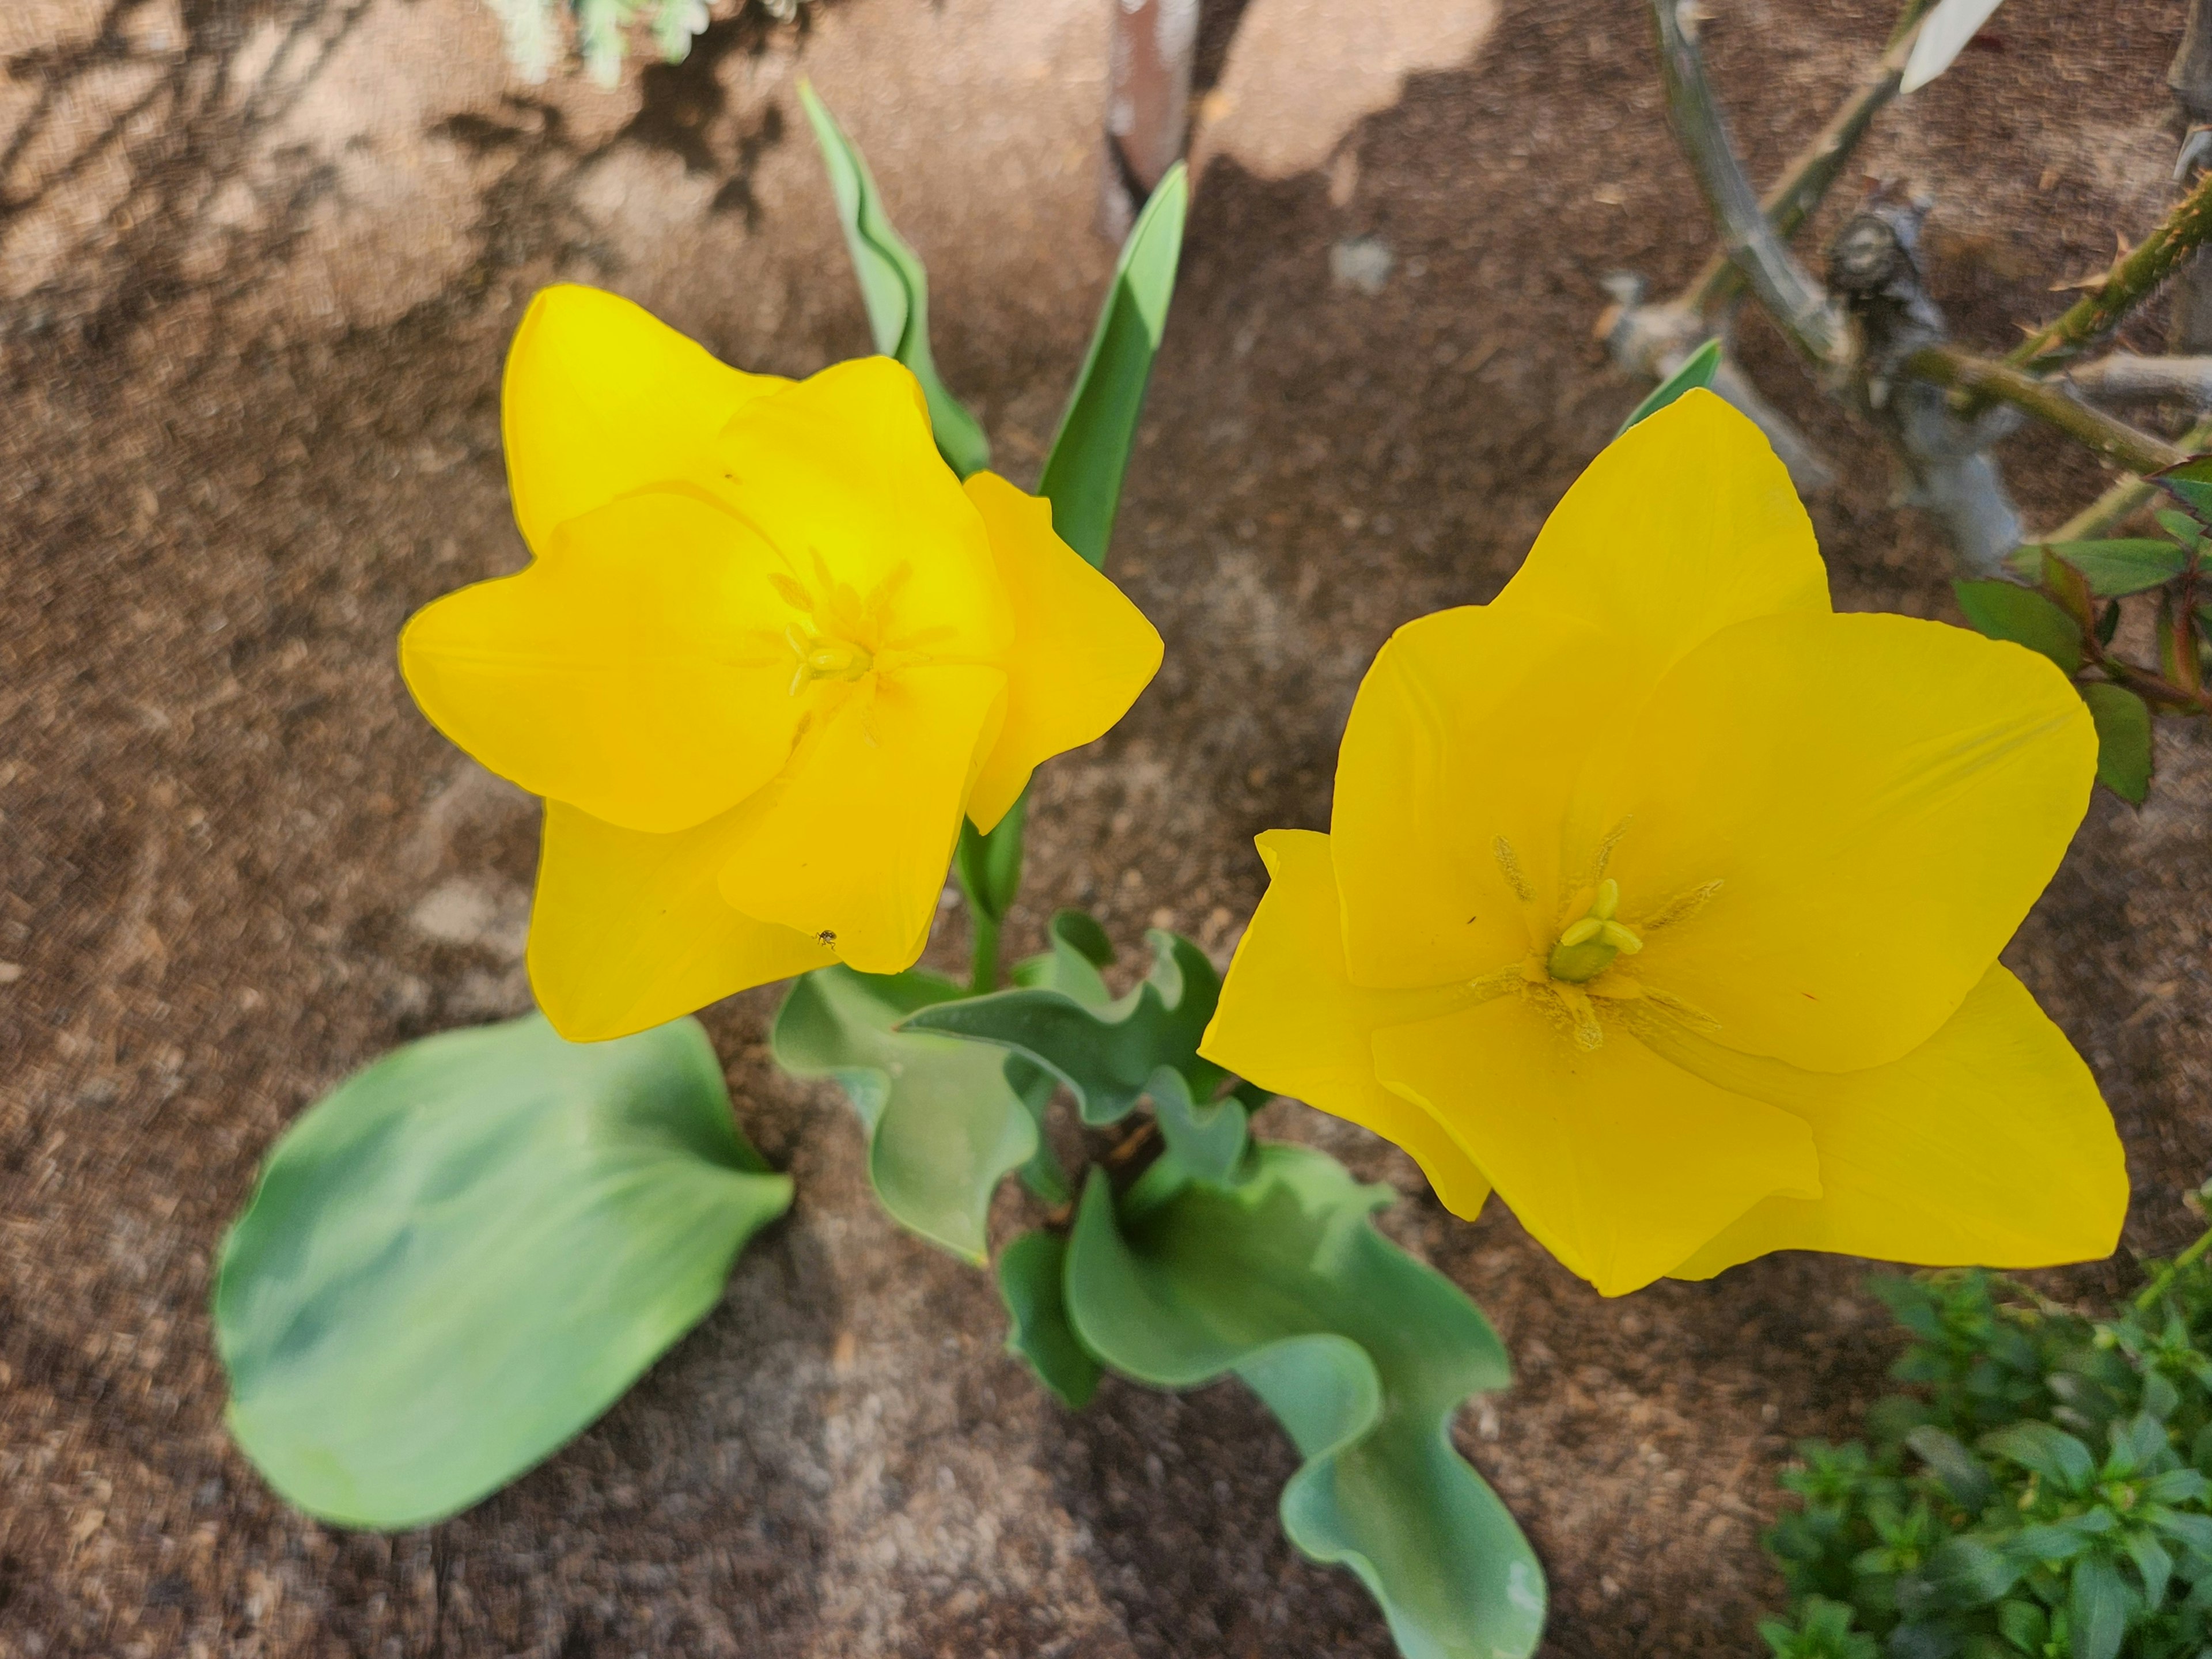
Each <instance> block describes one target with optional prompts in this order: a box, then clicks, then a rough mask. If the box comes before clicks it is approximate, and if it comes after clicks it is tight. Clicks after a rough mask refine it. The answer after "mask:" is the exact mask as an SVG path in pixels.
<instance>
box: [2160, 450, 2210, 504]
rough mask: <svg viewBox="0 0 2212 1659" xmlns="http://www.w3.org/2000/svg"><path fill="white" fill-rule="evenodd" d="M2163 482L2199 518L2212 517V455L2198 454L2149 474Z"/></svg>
mask: <svg viewBox="0 0 2212 1659" xmlns="http://www.w3.org/2000/svg"><path fill="white" fill-rule="evenodd" d="M2148 477H2149V478H2150V480H2151V482H2152V483H2156V484H2162V485H2164V486H2165V488H2166V489H2168V490H2169V491H2171V492H2172V495H2174V497H2175V499H2177V500H2178V501H2180V503H2181V504H2182V505H2183V506H2184V507H2187V508H2188V509H2189V510H2190V512H2191V513H2192V514H2193V515H2194V516H2195V517H2197V519H2199V520H2203V519H2206V518H2207V517H2212V455H2196V456H2192V457H2191V458H2190V459H2188V460H2185V461H2183V462H2181V463H2180V464H2179V465H2176V466H2170V467H2168V468H2166V471H2163V472H2153V473H2151V474H2149V475H2148Z"/></svg>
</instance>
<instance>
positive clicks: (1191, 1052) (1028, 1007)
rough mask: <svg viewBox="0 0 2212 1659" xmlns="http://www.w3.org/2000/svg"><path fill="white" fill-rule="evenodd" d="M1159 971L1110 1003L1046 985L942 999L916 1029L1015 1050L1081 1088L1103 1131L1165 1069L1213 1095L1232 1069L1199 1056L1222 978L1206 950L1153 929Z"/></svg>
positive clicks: (1081, 1099) (914, 1020)
mask: <svg viewBox="0 0 2212 1659" xmlns="http://www.w3.org/2000/svg"><path fill="white" fill-rule="evenodd" d="M1146 938H1147V939H1150V940H1151V941H1152V973H1151V974H1150V975H1148V976H1147V977H1146V980H1145V982H1144V983H1143V984H1141V985H1139V986H1138V987H1136V989H1134V990H1133V991H1131V992H1130V993H1129V994H1128V995H1127V996H1125V997H1123V998H1121V1000H1119V1001H1117V1002H1113V1003H1109V1004H1107V1005H1106V1006H1103V1007H1100V1006H1096V1005H1091V1004H1086V1003H1085V1002H1083V1001H1080V1000H1078V999H1077V998H1076V997H1074V996H1072V995H1070V994H1068V993H1066V992H1065V991H1060V990H1053V989H1048V988H1046V987H1037V988H1035V989H1016V990H1012V991H1000V992H997V993H994V994H992V995H990V996H981V997H969V998H966V999H963V1000H961V1001H959V1002H957V1003H947V1002H940V1003H937V1004H934V1005H933V1006H929V1007H927V1008H924V1009H921V1010H920V1011H919V1012H916V1013H915V1014H914V1015H913V1016H912V1017H911V1018H909V1019H908V1021H907V1023H906V1025H905V1027H904V1029H905V1030H910V1031H942V1032H946V1033H950V1034H951V1035H955V1036H963V1037H969V1038H973V1039H974V1040H975V1041H976V1042H987V1043H995V1044H997V1045H998V1046H999V1047H1000V1048H1011V1049H1012V1050H1013V1051H1014V1052H1015V1053H1016V1054H1020V1055H1022V1056H1023V1057H1024V1059H1026V1060H1031V1061H1033V1062H1034V1063H1036V1065H1039V1066H1044V1067H1045V1068H1046V1069H1047V1070H1048V1071H1050V1072H1051V1073H1053V1074H1054V1076H1056V1077H1058V1078H1059V1079H1060V1081H1061V1082H1063V1083H1065V1084H1066V1085H1067V1086H1068V1087H1069V1088H1070V1089H1072V1090H1073V1091H1075V1099H1076V1104H1077V1106H1078V1107H1079V1109H1080V1111H1081V1113H1082V1116H1083V1121H1085V1123H1088V1124H1091V1125H1092V1126H1093V1127H1100V1126H1103V1125H1105V1124H1109V1123H1114V1122H1118V1121H1120V1120H1121V1118H1123V1117H1125V1116H1126V1115H1127V1114H1128V1111H1129V1109H1130V1108H1131V1107H1132V1106H1134V1105H1135V1104H1136V1103H1137V1099H1138V1097H1139V1096H1140V1095H1142V1094H1143V1093H1144V1092H1145V1091H1146V1088H1147V1087H1148V1086H1149V1085H1150V1084H1151V1082H1152V1073H1154V1072H1155V1071H1157V1070H1158V1069H1159V1068H1160V1067H1161V1066H1168V1067H1170V1069H1172V1070H1173V1071H1175V1072H1176V1073H1178V1074H1179V1075H1180V1076H1181V1077H1182V1080H1183V1082H1184V1084H1185V1085H1186V1086H1187V1088H1188V1092H1189V1097H1190V1098H1191V1099H1193V1100H1205V1099H1206V1098H1208V1097H1211V1096H1212V1093H1213V1091H1214V1090H1215V1088H1216V1087H1217V1086H1218V1085H1219V1084H1220V1083H1221V1082H1222V1080H1223V1079H1225V1078H1226V1077H1227V1075H1228V1073H1225V1072H1224V1071H1223V1070H1222V1069H1221V1068H1220V1067H1219V1066H1216V1065H1214V1064H1212V1062H1211V1061H1209V1060H1200V1058H1199V1057H1198V1040H1199V1038H1200V1036H1204V1035H1205V1032H1206V1022H1207V1021H1208V1020H1210V1019H1212V1018H1213V1005H1214V1001H1215V1000H1216V999H1217V998H1218V996H1219V995H1220V992H1221V981H1220V980H1219V978H1218V976H1217V975H1215V973H1214V971H1213V964H1212V963H1211V962H1209V961H1207V960H1206V952H1205V951H1201V950H1200V949H1199V948H1198V946H1197V945H1194V944H1192V943H1191V942H1190V941H1189V940H1188V939H1183V938H1181V937H1180V936H1178V935H1176V934H1174V933H1160V932H1158V931H1154V932H1152V933H1147V934H1146Z"/></svg>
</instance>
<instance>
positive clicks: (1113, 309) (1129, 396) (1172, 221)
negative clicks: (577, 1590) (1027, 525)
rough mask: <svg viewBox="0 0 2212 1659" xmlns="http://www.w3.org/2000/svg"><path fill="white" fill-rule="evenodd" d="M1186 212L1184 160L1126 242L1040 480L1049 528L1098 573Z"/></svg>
mask: <svg viewBox="0 0 2212 1659" xmlns="http://www.w3.org/2000/svg"><path fill="white" fill-rule="evenodd" d="M1189 205H1190V179H1189V177H1188V174H1187V173H1185V171H1184V168H1183V164H1182V162H1180V161H1178V162H1176V164H1175V165H1174V166H1173V167H1170V168H1169V169H1168V171H1167V175H1166V176H1165V177H1164V178H1163V179H1161V180H1160V182H1159V184H1158V186H1156V187H1155V188H1154V190H1153V191H1152V197H1151V199H1150V200H1148V201H1147V202H1146V204H1145V207H1144V211H1142V212H1141V213H1139V214H1138V216H1137V222H1136V223H1135V224H1134V225H1133V226H1131V227H1130V229H1129V235H1128V240H1126V241H1125V242H1123V243H1122V244H1121V261H1120V263H1119V264H1116V265H1115V268H1114V280H1113V282H1112V283H1109V285H1108V287H1107V289H1106V301H1105V303H1104V304H1103V306H1102V307H1100V308H1099V313H1098V326H1097V331H1095V332H1094V333H1093V334H1092V335H1091V350H1090V352H1089V354H1088V355H1087V356H1085V358H1084V360H1083V371H1082V373H1081V374H1078V375H1077V376H1076V378H1075V390H1074V392H1073V394H1072V395H1071V396H1070V397H1069V398H1068V402H1067V413H1066V415H1065V416H1062V417H1061V420H1060V432H1059V435H1057V436H1056V437H1054V439H1053V441H1052V453H1050V454H1048V455H1047V456H1046V457H1045V463H1044V471H1043V474H1042V476H1041V477H1039V478H1038V480H1037V494H1038V495H1042V496H1043V497H1044V498H1045V499H1046V500H1048V501H1050V502H1051V503H1052V527H1053V528H1054V530H1055V531H1057V532H1059V534H1060V539H1061V540H1062V541H1064V542H1066V544H1068V545H1069V546H1070V547H1072V548H1073V549H1074V550H1076V551H1077V552H1078V553H1080V554H1081V555H1082V556H1084V557H1085V558H1086V559H1088V560H1089V561H1090V562H1091V563H1092V564H1093V565H1096V566H1097V567H1098V568H1101V569H1103V568H1105V564H1106V544H1107V543H1108V542H1109V541H1110V540H1111V539H1112V538H1113V534H1114V514H1115V510H1116V509H1117V508H1118V507H1119V506H1120V504H1121V474H1122V473H1123V471H1125V470H1126V469H1127V466H1128V464H1129V447H1130V445H1131V444H1133V442H1135V441H1136V436H1137V417H1138V416H1139V415H1140V414H1142V413H1143V412H1144V407H1145V389H1146V386H1148V385H1150V384H1151V381H1152V358H1153V356H1155V355H1156V354H1157V353H1158V350H1159V349H1160V337H1161V335H1162V333H1163V332H1164V331H1165V330H1166V328H1167V323H1168V301H1170V299H1171V298H1173V297H1174V294H1175V279H1176V262H1177V260H1178V259H1179V258H1181V257H1182V226H1183V216H1184V213H1185V211H1186V210H1187V209H1188V207H1189Z"/></svg>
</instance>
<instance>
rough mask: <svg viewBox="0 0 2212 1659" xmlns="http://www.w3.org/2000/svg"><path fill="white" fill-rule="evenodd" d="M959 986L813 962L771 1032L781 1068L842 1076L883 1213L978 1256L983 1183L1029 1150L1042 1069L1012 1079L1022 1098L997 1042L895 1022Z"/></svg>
mask: <svg viewBox="0 0 2212 1659" xmlns="http://www.w3.org/2000/svg"><path fill="white" fill-rule="evenodd" d="M961 994H962V993H961V988H960V987H958V986H957V985H955V984H954V983H953V982H952V981H950V980H947V979H941V978H939V976H938V975H935V974H930V973H925V972H922V971H921V970H920V969H908V971H907V972H905V973H903V974H861V973H855V972H854V970H853V969H850V968H847V967H844V966H842V965H840V966H837V967H834V968H817V969H815V970H814V971H813V972H812V973H811V974H808V975H805V977H804V978H802V979H799V980H798V981H794V982H793V985H792V987H791V991H790V994H788V995H787V996H786V997H785V998H784V1000H783V1006H782V1007H781V1009H779V1010H777V1012H776V1016H775V1026H774V1028H773V1029H772V1030H771V1031H770V1033H769V1043H770V1046H771V1047H772V1048H773V1049H774V1050H775V1058H776V1061H777V1063H778V1064H779V1065H781V1066H782V1067H783V1068H784V1070H786V1071H787V1072H789V1073H793V1075H795V1076H798V1077H829V1078H835V1079H836V1081H837V1083H838V1084H839V1085H840V1086H841V1087H842V1088H843V1090H844V1091H845V1093H846V1096H847V1097H848V1098H849V1099H850V1100H851V1101H852V1103H853V1107H854V1110H855V1111H857V1112H858V1113H859V1114H860V1122H861V1124H862V1126H863V1127H865V1128H866V1131H867V1133H868V1176H869V1178H870V1179H871V1180H872V1181H873V1182H874V1183H875V1188H876V1196H877V1198H878V1200H881V1202H882V1204H883V1206H884V1209H886V1210H888V1211H889V1212H890V1214H891V1218H893V1219H894V1220H896V1222H898V1224H899V1225H901V1226H902V1227H906V1228H908V1229H909V1230H911V1231H914V1232H917V1233H919V1234H921V1236H922V1237H924V1238H927V1239H928V1240H929V1241H930V1242H931V1243H935V1244H941V1245H943V1246H944V1247H945V1249H948V1250H951V1252H953V1254H955V1255H959V1256H963V1257H964V1258H966V1259H967V1260H968V1261H971V1262H973V1263H975V1265H976V1266H977V1267H981V1266H982V1265H983V1263H984V1261H986V1260H987V1256H986V1254H985V1250H984V1222H985V1219H986V1218H987V1215H988V1213H989V1211H990V1207H991V1194H992V1192H993V1191H994V1189H995V1188H997V1186H998V1184H999V1182H1000V1178H1001V1177H1003V1176H1006V1174H1007V1173H1008V1172H1009V1171H1010V1170H1016V1169H1018V1168H1020V1167H1021V1166H1022V1165H1023V1164H1025V1163H1027V1162H1028V1161H1029V1160H1030V1158H1032V1157H1034V1156H1035V1154H1036V1151H1037V1148H1038V1146H1039V1144H1040V1136H1039V1134H1038V1130H1037V1118H1038V1116H1039V1115H1040V1114H1041V1113H1042V1109H1043V1103H1044V1100H1043V1097H1049V1095H1050V1092H1051V1079H1049V1078H1048V1077H1045V1076H1044V1075H1043V1074H1042V1073H1037V1072H1035V1071H1034V1070H1032V1071H1031V1073H1029V1074H1028V1076H1027V1077H1025V1078H1024V1079H1021V1080H1022V1081H1024V1082H1027V1083H1028V1084H1029V1085H1030V1088H1031V1089H1032V1090H1034V1091H1040V1093H1041V1097H1040V1098H1038V1099H1036V1100H1034V1101H1031V1100H1028V1099H1025V1098H1024V1095H1023V1094H1022V1093H1021V1092H1018V1091H1017V1089H1016V1087H1015V1086H1014V1084H1013V1083H1011V1082H1009V1080H1008V1078H1007V1057H1006V1054H1004V1053H1003V1052H1002V1051H1000V1050H999V1049H996V1048H988V1047H986V1046H984V1045H982V1044H981V1043H974V1042H959V1041H957V1039H955V1038H951V1037H945V1036H935V1035H933V1034H931V1033H928V1032H925V1031H910V1030H893V1029H892V1028H893V1027H895V1026H896V1025H897V1024H898V1023H899V1022H900V1021H901V1020H903V1019H905V1018H908V1016H909V1015H911V1014H913V1013H915V1012H916V1011H918V1010H920V1009H923V1008H927V1007H931V1006H936V1005H939V1004H942V1003H945V1002H949V1001H951V1000H954V999H957V998H958V997H960V995H961Z"/></svg>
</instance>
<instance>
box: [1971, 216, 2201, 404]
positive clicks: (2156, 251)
mask: <svg viewBox="0 0 2212 1659" xmlns="http://www.w3.org/2000/svg"><path fill="white" fill-rule="evenodd" d="M2208 236H2212V173H2207V174H2205V175H2203V176H2202V177H2200V178H2199V179H2197V187H2196V188H2195V189H2193V190H2191V191H2190V192H2189V194H2188V195H2186V196H2185V197H2182V198H2181V200H2180V201H2179V202H2177V203H2175V204H2174V206H2173V210H2172V211H2171V212H2170V213H2168V214H2167V215H2166V217H2165V218H2164V219H2163V220H2162V221H2160V223H2159V226H2158V228H2156V229H2155V230H2154V231H2152V232H2151V234H2149V235H2148V236H2146V237H2144V238H2143V240H2142V246H2140V247H2138V248H2136V250H2135V251H2134V252H2131V253H2130V254H2129V255H2128V256H2127V257H2126V258H2123V259H2121V260H2119V261H2118V262H2117V263H2116V264H2114V265H2113V267H2112V271H2111V273H2110V274H2109V275H2108V276H2106V278H2105V280H2104V281H2103V282H2102V283H2099V284H2098V285H2097V287H2095V288H2094V289H2091V290H2090V291H2089V292H2088V293H2087V294H2084V295H2082V296H2081V298H2080V299H2079V300H2076V301H2075V302H2074V303H2073V304H2072V305H2071V306H2069V307H2067V308H2066V310H2065V311H2064V312H2063V313H2061V314H2060V315H2059V316H2058V317H2057V319H2055V320H2054V321H2051V322H2048V323H2045V325H2043V326H2042V327H2041V328H2039V329H2038V330H2036V331H2035V332H2034V333H2033V334H2031V335H2029V336H2028V337H2027V338H2026V339H2025V340H2023V341H2021V343H2020V344H2018V345H2017V346H2015V347H2014V348H2013V349H2012V350H2011V351H2009V352H2008V353H2007V354H2006V356H2005V362H2007V363H2008V365H2010V366H2011V367H2012V368H2020V369H2026V370H2027V371H2028V372H2029V373H2031V374H2036V373H2048V372H2049V371H2050V370H2051V369H2054V368H2058V367H2059V366H2060V365H2061V364H2063V363H2065V362H2069V361H2071V360H2072V359H2073V358H2075V357H2077V356H2080V355H2081V353H2082V352H2083V351H2084V350H2086V349H2087V348H2089V347H2090V346H2092V345H2094V344H2095V343H2097V342H2098V341H2099V340H2100V339H2102V338H2103V337H2105V336H2106V334H2108V333H2110V332H2111V331H2112V330H2113V329H2114V328H2116V327H2118V325H2119V323H2120V319H2122V318H2124V317H2125V316H2126V315H2127V314H2128V313H2129V312H2130V311H2131V310H2133V309H2134V308H2135V307H2136V305H2137V304H2138V303H2140V302H2141V301H2143V300H2145V299H2148V297H2149V296H2150V295H2151V293H2152V291H2153V290H2154V289H2156V288H2157V287H2158V285H2159V284H2160V283H2163V282H2164V281H2165V280H2166V278H2167V277H2168V276H2171V275H2172V273H2173V271H2174V270H2175V268H2176V267H2177V266H2179V264H2181V262H2182V261H2183V260H2184V259H2185V258H2186V257H2187V256H2188V255H2189V254H2190V252H2191V251H2193V250H2194V249H2195V248H2196V247H2197V245H2198V244H2199V243H2200V242H2203V240H2205V239H2206V238H2207V237H2208Z"/></svg>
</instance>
